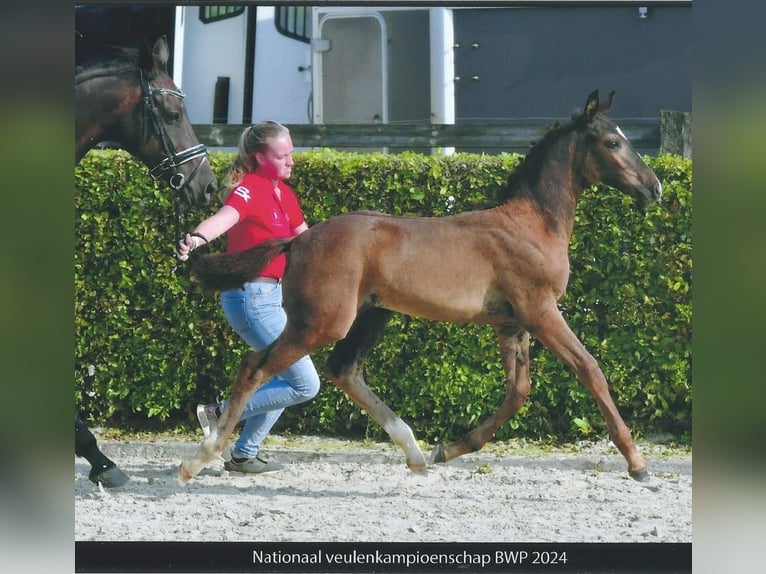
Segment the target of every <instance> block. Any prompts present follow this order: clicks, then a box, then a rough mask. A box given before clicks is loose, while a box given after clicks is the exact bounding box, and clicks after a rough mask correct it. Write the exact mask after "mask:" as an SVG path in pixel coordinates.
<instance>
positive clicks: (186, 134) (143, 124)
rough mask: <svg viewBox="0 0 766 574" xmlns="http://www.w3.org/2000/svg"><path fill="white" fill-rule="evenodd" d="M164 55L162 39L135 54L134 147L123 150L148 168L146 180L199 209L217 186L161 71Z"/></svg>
mask: <svg viewBox="0 0 766 574" xmlns="http://www.w3.org/2000/svg"><path fill="white" fill-rule="evenodd" d="M168 56H169V51H168V44H167V41H166V40H165V37H164V36H163V37H161V38H160V39H159V40H157V41H156V42H155V44H154V47H153V48H152V49H151V51H150V50H149V47H148V45H147V46H144V47H142V49H141V50H140V53H139V62H138V65H139V76H140V81H141V89H142V104H141V105H138V106H136V111H135V114H134V118H137V123H138V126H139V127H138V136H139V137H137V138H133V139H134V141H135V142H137V143H135V144H133V146H132V147H131V148H129V149H128V151H130V152H131V153H132V154H133V155H135V156H136V157H138V158H139V159H141V160H142V161H143V162H144V163H146V164H147V165H148V166H149V168H150V173H151V175H152V177H154V178H155V179H161V180H163V181H165V182H166V183H167V184H168V185H170V187H172V188H173V189H175V190H176V191H177V192H178V194H179V199H180V200H181V202H182V203H184V204H186V205H199V206H203V205H207V204H208V203H210V200H211V198H212V197H213V195H214V193H215V191H216V188H217V187H218V184H217V182H216V178H215V175H214V174H213V170H212V169H211V167H210V164H209V162H208V158H207V148H205V146H204V145H202V144H200V143H199V141H198V140H197V136H196V135H195V133H194V130H193V129H192V125H191V122H190V121H189V115H188V114H187V112H186V107H185V106H184V103H183V99H184V97H185V94H184V93H183V92H182V91H181V90H179V89H178V87H177V86H176V85H175V84H174V83H173V80H172V79H171V78H170V76H169V75H168V73H167V63H168ZM134 123H135V122H134ZM133 129H135V127H134V128H133ZM123 143H125V147H126V148H128V145H127V142H123Z"/></svg>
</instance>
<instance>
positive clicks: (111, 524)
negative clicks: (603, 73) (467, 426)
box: [74, 437, 692, 542]
mask: <svg viewBox="0 0 766 574" xmlns="http://www.w3.org/2000/svg"><path fill="white" fill-rule="evenodd" d="M100 443H101V446H102V448H103V450H104V452H105V453H106V454H107V455H108V456H110V457H111V458H113V460H115V461H116V462H117V463H118V464H119V465H120V466H121V467H122V468H123V469H124V470H125V471H126V472H127V473H128V474H129V475H130V476H131V481H130V482H129V483H128V484H127V485H126V486H125V487H123V488H120V489H116V490H104V489H101V488H99V487H98V486H96V485H94V484H92V483H91V482H90V481H88V478H87V474H88V470H89V465H88V464H87V462H86V461H85V460H84V459H78V458H75V468H74V471H75V472H74V475H75V476H74V479H75V480H74V482H75V484H74V491H75V540H77V541H216V542H235V541H242V542H246V541H253V540H259V541H273V542H285V541H300V542H391V541H395V542H449V541H451V542H520V541H522V542H691V541H692V457H691V453H690V452H681V453H679V452H678V451H677V450H676V451H673V452H671V451H669V450H668V449H666V448H665V447H663V446H661V445H656V444H644V443H641V444H639V447H640V448H641V450H642V452H643V453H644V456H645V457H646V459H647V463H648V465H649V470H650V472H651V473H652V480H651V481H650V483H649V484H648V485H646V484H642V483H637V482H635V481H634V480H632V479H630V478H629V476H628V473H627V465H626V463H625V461H624V459H623V458H622V456H620V455H619V453H618V452H617V451H616V449H615V448H614V447H613V445H611V443H610V442H606V441H602V442H597V443H584V444H581V445H577V446H576V447H568V448H565V449H560V450H548V449H541V448H535V447H534V446H530V445H528V444H526V443H523V442H519V443H506V444H501V445H488V446H487V447H485V450H483V451H481V452H479V453H474V454H471V455H466V456H464V457H462V458H460V459H457V460H455V461H451V462H450V463H448V464H443V465H436V466H433V467H431V468H430V469H429V473H428V474H427V475H426V476H417V475H414V474H412V473H411V472H410V471H409V470H408V469H407V467H406V466H405V464H404V456H403V454H402V453H401V452H400V451H399V450H398V448H396V447H395V446H393V445H391V444H377V443H375V444H368V443H350V442H346V441H334V440H327V439H320V438H316V437H299V438H297V439H295V438H291V439H285V438H282V437H269V439H268V441H267V443H266V445H265V446H264V449H263V450H264V454H266V456H268V458H270V459H272V460H275V461H278V462H281V463H283V464H284V465H285V468H284V469H283V470H281V471H278V472H274V473H268V474H263V475H245V474H240V473H229V472H228V471H226V470H224V469H223V461H216V462H214V463H213V464H212V465H211V466H209V467H208V468H206V469H204V470H203V471H202V472H201V473H200V475H199V476H197V477H196V478H195V479H193V480H192V481H191V482H190V483H189V484H188V485H186V486H184V487H182V486H179V484H178V482H177V479H176V469H177V466H178V464H179V463H180V462H181V460H182V459H184V458H187V457H189V456H190V455H192V454H193V453H194V452H195V451H196V448H197V446H198V444H199V443H198V442H197V441H192V440H164V439H163V440H140V441H138V440H137V441H132V440H130V441H127V442H125V441H122V442H112V441H104V440H100Z"/></svg>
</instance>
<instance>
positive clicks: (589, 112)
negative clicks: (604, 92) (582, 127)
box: [585, 90, 599, 121]
mask: <svg viewBox="0 0 766 574" xmlns="http://www.w3.org/2000/svg"><path fill="white" fill-rule="evenodd" d="M598 111H599V105H598V90H593V91H592V92H591V93H590V96H588V101H587V102H585V117H586V118H587V119H588V121H590V120H592V119H593V116H595V115H596V113H598Z"/></svg>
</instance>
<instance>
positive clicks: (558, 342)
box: [532, 306, 649, 481]
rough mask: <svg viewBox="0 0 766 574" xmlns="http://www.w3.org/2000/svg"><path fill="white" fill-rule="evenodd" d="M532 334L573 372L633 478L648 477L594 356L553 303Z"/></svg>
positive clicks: (644, 478) (541, 316)
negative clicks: (595, 407) (602, 419)
mask: <svg viewBox="0 0 766 574" xmlns="http://www.w3.org/2000/svg"><path fill="white" fill-rule="evenodd" d="M532 332H533V334H534V336H535V337H536V338H537V339H538V340H539V341H540V342H541V343H542V344H543V345H545V346H546V347H547V348H548V349H550V351H551V352H552V353H553V354H554V355H556V356H557V357H558V358H559V359H560V360H561V361H562V362H563V363H564V364H565V365H566V366H567V367H569V368H570V369H572V371H573V372H574V373H575V375H577V379H578V380H579V381H580V382H581V383H582V384H583V385H584V386H585V388H586V389H588V391H589V392H590V394H591V395H592V396H593V398H594V399H596V404H598V408H599V410H600V411H601V414H602V415H603V417H604V420H605V421H606V426H607V429H608V430H609V436H610V437H611V439H612V442H613V443H614V444H615V446H616V447H617V448H618V450H619V451H620V452H621V453H622V455H623V456H624V457H625V460H626V461H627V462H628V472H629V473H630V476H631V477H633V478H634V479H636V480H639V481H643V480H647V479H648V478H649V473H648V471H647V470H646V462H645V461H644V457H643V456H641V453H639V452H638V449H637V448H636V445H635V443H634V442H633V437H631V435H630V430H628V427H627V425H626V424H625V422H624V421H623V420H622V417H621V416H620V413H619V412H618V410H617V406H616V405H615V404H614V400H612V397H611V395H610V393H609V385H608V384H607V382H606V377H604V373H603V372H602V371H601V367H599V365H598V362H597V361H596V359H595V358H594V357H593V356H592V355H591V354H590V353H589V352H588V351H587V350H586V349H585V346H584V345H583V344H582V343H581V342H580V340H579V339H578V338H577V336H576V335H575V334H574V333H573V332H572V329H570V328H569V325H567V323H566V321H565V320H564V318H563V317H562V316H561V312H560V311H559V310H558V308H557V307H555V306H554V307H553V308H552V309H549V310H548V312H547V313H539V314H538V319H537V321H536V324H535V326H534V330H533V331H532Z"/></svg>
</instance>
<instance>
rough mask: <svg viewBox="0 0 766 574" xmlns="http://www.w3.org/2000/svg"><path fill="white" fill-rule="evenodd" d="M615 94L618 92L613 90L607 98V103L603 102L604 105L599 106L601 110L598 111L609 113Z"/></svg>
mask: <svg viewBox="0 0 766 574" xmlns="http://www.w3.org/2000/svg"><path fill="white" fill-rule="evenodd" d="M615 93H616V92H615V91H614V90H612V91H611V92H609V96H608V97H607V98H606V101H605V102H603V103H602V104H601V105H600V106H599V108H598V111H600V112H606V111H607V110H608V109H609V108H611V107H612V99H614V94H615Z"/></svg>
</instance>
